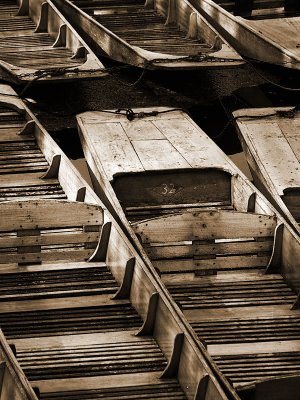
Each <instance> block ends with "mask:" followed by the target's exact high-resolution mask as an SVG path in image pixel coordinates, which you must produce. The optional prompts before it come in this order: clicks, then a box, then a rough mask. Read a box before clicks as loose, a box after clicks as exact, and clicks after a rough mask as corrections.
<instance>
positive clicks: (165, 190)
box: [161, 183, 176, 195]
mask: <svg viewBox="0 0 300 400" xmlns="http://www.w3.org/2000/svg"><path fill="white" fill-rule="evenodd" d="M175 193H176V189H175V186H174V183H163V184H162V191H161V194H163V195H168V194H175Z"/></svg>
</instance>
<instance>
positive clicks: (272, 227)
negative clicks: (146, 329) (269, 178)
mask: <svg viewBox="0 0 300 400" xmlns="http://www.w3.org/2000/svg"><path fill="white" fill-rule="evenodd" d="M132 226H133V229H134V231H135V233H136V234H137V236H138V238H139V240H140V242H141V243H142V244H143V247H144V249H145V250H146V253H147V254H148V256H149V257H150V259H151V260H152V263H153V266H154V267H155V268H156V269H157V270H158V271H159V273H160V274H161V279H162V282H163V283H164V284H165V285H166V287H167V288H168V290H169V292H170V294H171V295H172V297H173V299H174V300H175V301H176V303H177V304H178V306H179V308H180V309H181V310H182V312H183V314H184V316H185V317H186V319H187V320H188V321H189V322H190V324H191V326H192V327H193V329H194V331H195V332H196V334H197V335H198V338H199V340H200V341H201V342H202V344H203V345H204V346H205V347H206V348H207V351H208V353H209V354H210V355H211V356H212V358H213V360H214V362H215V363H216V365H217V366H218V368H219V369H220V371H221V372H222V373H223V374H224V375H225V377H226V378H227V379H228V380H229V381H230V382H231V384H232V385H233V387H234V388H235V389H236V390H237V393H238V394H239V396H240V397H241V398H242V399H254V398H255V399H261V400H262V399H265V398H270V399H271V398H272V400H273V399H282V398H284V399H296V397H295V393H297V391H293V390H292V392H291V393H293V394H291V395H290V397H289V395H287V397H286V395H285V394H286V393H288V392H289V391H290V388H292V387H293V385H295V387H299V381H300V377H299V355H300V311H299V294H298V293H299V287H300V286H299V284H300V279H299V278H300V277H299V269H298V264H299V261H298V259H297V257H299V251H300V247H299V240H298V239H297V238H296V236H295V235H293V234H292V233H291V231H289V230H288V229H286V227H285V228H284V227H283V225H282V224H280V223H278V222H277V221H276V217H275V216H270V215H263V214H257V213H245V212H244V213H243V212H238V211H233V210H220V209H218V210H216V209H214V210H213V209H211V210H202V211H201V210H197V211H186V212H181V213H178V214H174V215H167V216H162V217H158V218H153V219H147V220H145V221H139V222H136V223H134V224H132ZM296 249H297V250H296ZM288 377H289V378H291V379H286V378H288ZM282 393H284V397H280V396H282Z"/></svg>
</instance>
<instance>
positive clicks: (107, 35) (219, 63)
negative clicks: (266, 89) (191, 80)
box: [55, 0, 244, 70]
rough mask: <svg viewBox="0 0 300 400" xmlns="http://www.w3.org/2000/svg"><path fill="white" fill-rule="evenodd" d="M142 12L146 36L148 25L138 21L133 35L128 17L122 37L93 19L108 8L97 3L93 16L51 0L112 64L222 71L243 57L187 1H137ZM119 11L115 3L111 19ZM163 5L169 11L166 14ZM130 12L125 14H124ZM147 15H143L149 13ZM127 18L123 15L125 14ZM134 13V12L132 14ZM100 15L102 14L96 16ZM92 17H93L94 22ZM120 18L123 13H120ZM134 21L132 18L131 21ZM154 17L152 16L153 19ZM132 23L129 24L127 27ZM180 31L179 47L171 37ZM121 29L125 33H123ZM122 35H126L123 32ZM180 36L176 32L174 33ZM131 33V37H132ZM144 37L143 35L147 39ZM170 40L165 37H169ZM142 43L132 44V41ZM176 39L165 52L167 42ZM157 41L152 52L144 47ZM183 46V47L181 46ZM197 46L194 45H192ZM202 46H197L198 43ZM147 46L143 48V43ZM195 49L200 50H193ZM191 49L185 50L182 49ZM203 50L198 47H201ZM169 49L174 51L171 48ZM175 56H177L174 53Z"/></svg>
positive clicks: (240, 61)
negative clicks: (146, 17) (137, 26)
mask: <svg viewBox="0 0 300 400" xmlns="http://www.w3.org/2000/svg"><path fill="white" fill-rule="evenodd" d="M136 3H138V6H139V7H140V9H141V13H143V12H145V13H146V14H147V13H148V14H149V13H150V17H149V18H150V25H149V29H148V31H149V32H150V33H149V32H148V33H147V34H146V33H143V28H145V26H146V24H147V21H146V20H145V23H141V22H139V23H140V24H141V25H140V27H139V29H138V30H136V31H134V33H133V29H134V19H129V20H128V22H127V23H126V24H125V23H124V26H123V28H122V34H119V33H118V31H117V30H114V29H113V28H111V29H110V27H109V25H107V24H106V22H105V21H101V19H100V20H99V21H98V20H97V19H98V14H99V15H100V14H101V10H102V9H103V10H102V11H104V12H105V13H106V12H109V7H102V9H101V3H100V4H98V5H96V6H95V7H94V8H95V11H94V15H92V14H91V11H90V10H89V14H88V13H87V12H85V11H84V9H83V10H81V9H80V6H82V5H80V6H77V5H76V3H71V2H70V1H60V0H55V4H56V5H57V7H58V8H59V9H60V10H61V11H62V13H63V14H64V15H65V16H68V18H69V20H70V21H71V22H72V24H73V25H74V26H75V27H76V28H77V29H78V30H79V31H80V32H81V34H84V35H85V39H86V40H87V41H89V43H90V44H91V46H94V48H95V50H96V49H97V50H96V51H97V52H100V53H101V54H104V55H106V56H108V57H110V58H112V59H114V60H116V61H119V62H122V63H125V64H129V65H134V66H138V67H141V68H145V69H179V70H186V69H199V68H200V69H201V68H220V67H221V68H223V67H230V66H233V67H234V66H237V65H241V64H243V63H244V62H243V60H242V58H241V57H240V56H239V55H238V54H237V53H236V52H235V51H234V50H233V49H232V48H231V47H230V46H229V45H228V43H227V42H226V41H225V40H224V39H223V38H222V37H220V36H219V34H218V33H217V32H216V31H215V30H214V28H212V26H211V25H210V24H209V23H207V22H206V21H205V20H204V19H203V18H202V17H201V15H200V14H199V13H198V12H197V11H196V10H195V9H194V8H193V7H192V6H191V5H190V4H189V2H188V1H186V0H184V1H183V2H180V1H177V0H175V1H170V3H168V2H167V1H165V0H163V1H160V0H159V1H154V2H151V1H150V2H148V1H147V2H146V3H145V5H144V4H143V3H142V2H136ZM118 7H119V8H120V9H124V8H125V9H126V7H125V6H124V5H122V4H121V2H119V4H118V6H116V9H115V10H114V9H113V7H112V9H113V11H112V18H113V16H114V14H113V13H115V15H116V16H117V15H118ZM168 7H169V10H171V11H168ZM128 12H129V11H128ZM148 14H147V15H148ZM151 14H153V15H155V18H158V22H157V23H155V26H152V25H151V23H152V22H151V18H152V17H151ZM124 15H126V12H125V13H124ZM137 15H139V13H137ZM100 16H101V15H100ZM96 17H97V19H96ZM120 18H122V12H121V14H120ZM136 18H137V17H136ZM153 18H154V17H153ZM130 24H132V26H129V27H128V26H127V25H130ZM156 26H159V29H160V30H161V31H166V32H165V33H164V32H163V33H162V34H160V35H158V36H157V37H156V36H153V37H152V36H151V35H155V30H156V29H158V28H156ZM178 26H179V27H180V30H181V31H182V32H183V34H182V33H180V35H179V36H178V37H177V39H176V40H177V41H178V43H179V44H177V45H176V41H175V39H174V38H173V39H172V35H175V36H176V34H174V33H173V31H174V30H175V31H176V30H177V29H178V28H177V27H178ZM126 29H127V31H128V32H126ZM123 31H125V33H124V32H123ZM178 32H179V31H178ZM132 35H135V36H133V37H132ZM147 35H148V36H147ZM168 36H169V37H170V38H169V37H168ZM143 38H144V44H143V43H140V42H137V39H139V40H140V41H142V42H143ZM172 40H173V41H175V42H174V43H173V42H172V44H171V45H170V46H169V47H168V48H167V49H166V48H165V47H166V46H167V44H168V41H172ZM151 42H152V43H153V42H155V43H157V45H156V47H155V48H153V49H152V47H151V45H150V44H149V43H151ZM181 42H182V43H181ZM198 42H199V45H198V44H197V43H198ZM200 42H202V44H200ZM146 44H147V45H146ZM197 46H199V48H197ZM185 47H187V49H188V48H191V50H190V52H189V50H187V51H185V50H184V48H185ZM201 47H202V48H201ZM172 48H173V49H175V50H176V49H177V50H176V51H175V50H172ZM176 52H177V53H178V55H177V54H176Z"/></svg>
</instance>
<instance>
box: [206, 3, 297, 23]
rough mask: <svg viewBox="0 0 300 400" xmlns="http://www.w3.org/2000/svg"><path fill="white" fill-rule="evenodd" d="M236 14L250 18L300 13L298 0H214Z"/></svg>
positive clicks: (281, 16)
mask: <svg viewBox="0 0 300 400" xmlns="http://www.w3.org/2000/svg"><path fill="white" fill-rule="evenodd" d="M214 2H215V3H216V4H218V5H220V6H221V7H223V8H224V9H225V10H227V11H229V12H231V13H233V14H234V15H237V16H241V17H243V18H246V19H250V20H259V19H273V18H285V17H296V16H299V15H300V3H299V1H298V0H235V1H227V0H214Z"/></svg>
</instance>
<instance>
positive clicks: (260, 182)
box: [233, 107, 300, 232]
mask: <svg viewBox="0 0 300 400" xmlns="http://www.w3.org/2000/svg"><path fill="white" fill-rule="evenodd" d="M233 115H234V118H235V120H236V125H237V128H238V133H239V137H240V140H241V143H242V146H243V149H244V151H245V154H246V158H247V161H248V164H249V167H250V170H251V173H252V176H253V180H254V182H255V185H256V186H257V187H258V188H259V189H260V190H261V191H262V192H263V193H264V194H265V195H266V197H268V199H269V200H270V201H271V202H272V203H273V205H274V206H275V207H277V208H278V210H281V212H282V213H283V214H284V215H285V217H286V218H287V219H288V220H289V221H290V223H291V224H292V226H293V227H294V228H295V229H296V230H297V231H298V232H300V230H299V223H300V161H299V160H300V149H299V144H298V139H299V126H300V118H299V113H298V112H297V111H296V110H295V109H294V108H293V107H286V108H261V109H244V110H238V111H235V112H234V113H233Z"/></svg>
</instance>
